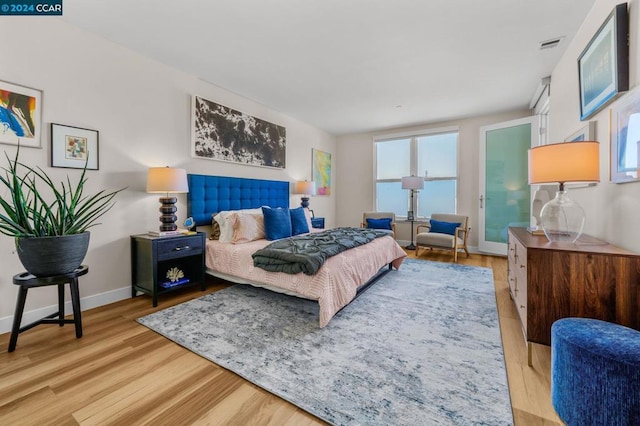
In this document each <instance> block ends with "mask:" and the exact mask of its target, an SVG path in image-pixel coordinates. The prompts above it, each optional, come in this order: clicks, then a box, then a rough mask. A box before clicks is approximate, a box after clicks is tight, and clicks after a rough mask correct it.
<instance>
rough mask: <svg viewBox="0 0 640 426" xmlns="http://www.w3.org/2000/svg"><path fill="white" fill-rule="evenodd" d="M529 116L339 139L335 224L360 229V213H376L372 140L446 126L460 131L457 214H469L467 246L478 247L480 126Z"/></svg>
mask: <svg viewBox="0 0 640 426" xmlns="http://www.w3.org/2000/svg"><path fill="white" fill-rule="evenodd" d="M529 115H531V112H530V111H529V110H527V109H524V110H519V111H511V112H505V113H502V114H493V115H487V116H482V117H474V118H465V119H460V120H455V121H449V122H441V123H431V124H424V125H417V126H411V127H402V128H396V129H386V130H384V131H381V132H375V133H361V134H355V135H348V136H342V137H339V138H338V155H337V156H338V158H342V159H348V161H346V160H343V161H341V162H340V163H339V164H338V167H337V171H336V178H337V180H338V181H339V182H340V186H339V187H338V191H337V199H336V202H337V207H336V224H337V225H338V226H359V224H360V222H361V221H362V212H365V211H371V210H375V208H374V207H375V204H374V203H375V188H374V182H373V179H375V175H374V170H373V166H374V164H373V150H374V148H373V143H374V142H373V139H374V137H376V136H379V135H385V134H393V133H401V132H405V131H413V130H418V129H429V128H431V129H435V128H442V127H449V126H458V128H459V132H460V133H459V146H458V152H459V156H458V175H459V180H458V213H460V214H467V215H469V220H470V222H469V224H470V226H471V234H470V235H469V241H468V244H469V246H470V247H472V248H475V247H477V245H478V233H477V232H475V231H474V229H476V230H477V229H478V208H479V205H478V200H479V197H480V195H479V186H478V173H479V160H478V155H479V151H478V150H479V145H480V141H479V138H480V127H482V126H486V125H489V124H495V123H499V122H502V121H508V120H512V119H515V118H521V117H526V116H529ZM396 230H397V235H396V238H397V239H398V240H403V241H409V240H410V239H411V228H410V227H409V224H408V223H403V222H400V223H398V224H397V225H396Z"/></svg>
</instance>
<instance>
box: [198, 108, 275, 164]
mask: <svg viewBox="0 0 640 426" xmlns="http://www.w3.org/2000/svg"><path fill="white" fill-rule="evenodd" d="M191 139H192V141H191V149H192V155H193V156H194V157H197V158H206V159H210V160H221V161H231V162H234V163H242V164H248V165H252V166H265V167H277V168H280V169H284V168H285V157H286V145H287V141H286V129H285V128H284V127H283V126H278V125H277V124H273V123H269V122H268V121H264V120H261V119H259V118H256V117H252V116H250V115H248V114H245V113H242V112H240V111H236V110H234V109H231V108H229V107H226V106H224V105H220V104H217V103H215V102H211V101H208V100H206V99H203V98H201V97H198V96H194V97H193V126H192V135H191Z"/></svg>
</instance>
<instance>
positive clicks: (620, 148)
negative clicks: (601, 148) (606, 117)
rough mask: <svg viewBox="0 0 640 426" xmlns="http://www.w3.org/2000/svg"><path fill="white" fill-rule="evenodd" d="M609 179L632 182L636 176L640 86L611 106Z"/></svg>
mask: <svg viewBox="0 0 640 426" xmlns="http://www.w3.org/2000/svg"><path fill="white" fill-rule="evenodd" d="M610 120H611V121H610V126H609V129H610V131H611V176H610V177H611V181H612V182H615V183H624V182H634V181H637V180H639V178H638V165H639V164H640V163H639V162H638V153H639V152H640V151H639V150H638V148H639V147H638V145H639V144H640V88H637V87H636V88H635V89H633V90H632V91H631V92H629V93H628V94H627V95H625V96H624V97H623V98H621V99H620V100H618V101H617V102H616V103H615V104H613V105H612V107H611V117H610Z"/></svg>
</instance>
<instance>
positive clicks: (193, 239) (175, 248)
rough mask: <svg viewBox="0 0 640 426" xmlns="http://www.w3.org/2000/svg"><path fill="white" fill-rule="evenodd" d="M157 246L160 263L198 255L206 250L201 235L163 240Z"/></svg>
mask: <svg viewBox="0 0 640 426" xmlns="http://www.w3.org/2000/svg"><path fill="white" fill-rule="evenodd" d="M157 245H158V246H157V254H158V261H162V260H169V259H175V258H179V257H185V256H191V255H198V254H200V253H202V251H203V249H204V247H203V242H202V236H201V235H193V236H191V235H190V236H186V237H178V238H168V239H161V240H158V241H157Z"/></svg>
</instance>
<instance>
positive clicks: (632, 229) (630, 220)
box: [549, 0, 640, 252]
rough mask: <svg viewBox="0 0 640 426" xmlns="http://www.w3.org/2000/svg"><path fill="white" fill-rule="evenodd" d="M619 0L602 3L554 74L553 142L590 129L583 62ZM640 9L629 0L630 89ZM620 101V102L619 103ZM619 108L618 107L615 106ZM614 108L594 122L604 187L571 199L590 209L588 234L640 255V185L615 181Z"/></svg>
mask: <svg viewBox="0 0 640 426" xmlns="http://www.w3.org/2000/svg"><path fill="white" fill-rule="evenodd" d="M618 3H620V2H619V1H617V0H597V1H596V2H595V4H594V6H593V8H592V10H591V11H590V12H589V14H588V16H587V18H586V19H585V21H584V23H583V24H582V26H581V27H580V29H579V31H578V33H577V34H576V36H575V37H574V39H573V40H572V41H571V43H570V44H569V45H568V46H567V50H566V52H565V54H564V55H563V57H562V59H561V60H560V62H559V63H558V65H557V66H556V68H555V69H554V71H553V73H552V75H551V99H550V126H549V130H550V141H563V140H564V139H565V138H566V137H567V136H568V135H570V134H572V133H573V132H575V131H577V130H578V129H580V128H581V127H582V126H584V124H585V123H584V122H581V121H580V101H579V99H580V98H579V91H578V66H577V60H578V57H579V56H580V53H581V52H582V50H583V49H584V48H585V47H586V46H587V44H588V43H589V40H590V39H591V37H593V35H594V34H595V33H596V31H597V30H598V28H599V27H600V25H601V24H602V23H603V22H604V20H605V19H606V17H607V16H608V15H609V13H611V11H612V10H613V8H614V7H615V6H616V4H618ZM639 26H640V5H639V3H638V1H637V0H633V1H630V2H629V28H630V37H629V56H630V58H629V63H630V74H629V86H630V87H631V88H633V87H634V86H636V85H637V84H638V70H639V69H640V68H639V61H640V55H638V52H639V49H640V43H639V42H640V40H639V37H640V32H639V31H638V28H639ZM614 102H615V101H614ZM613 105H615V103H614V104H613ZM609 114H610V106H608V107H605V108H604V109H602V110H601V111H600V112H599V113H598V114H596V115H595V116H593V117H592V118H590V120H592V121H595V122H596V140H598V141H600V183H599V184H597V185H596V186H595V187H588V188H580V189H572V190H570V196H571V198H572V199H574V200H575V201H577V202H578V203H579V204H580V205H582V206H583V207H584V209H585V213H586V215H587V223H586V225H585V232H586V233H588V234H591V235H593V236H596V237H598V238H601V239H604V240H606V241H609V242H611V243H613V244H616V245H618V246H620V247H623V248H626V249H628V250H631V251H635V252H640V227H638V226H636V225H635V224H637V223H638V211H640V182H633V183H625V184H614V183H611V182H610V181H609V169H610V167H609V161H610V146H611V137H610V135H609Z"/></svg>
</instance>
